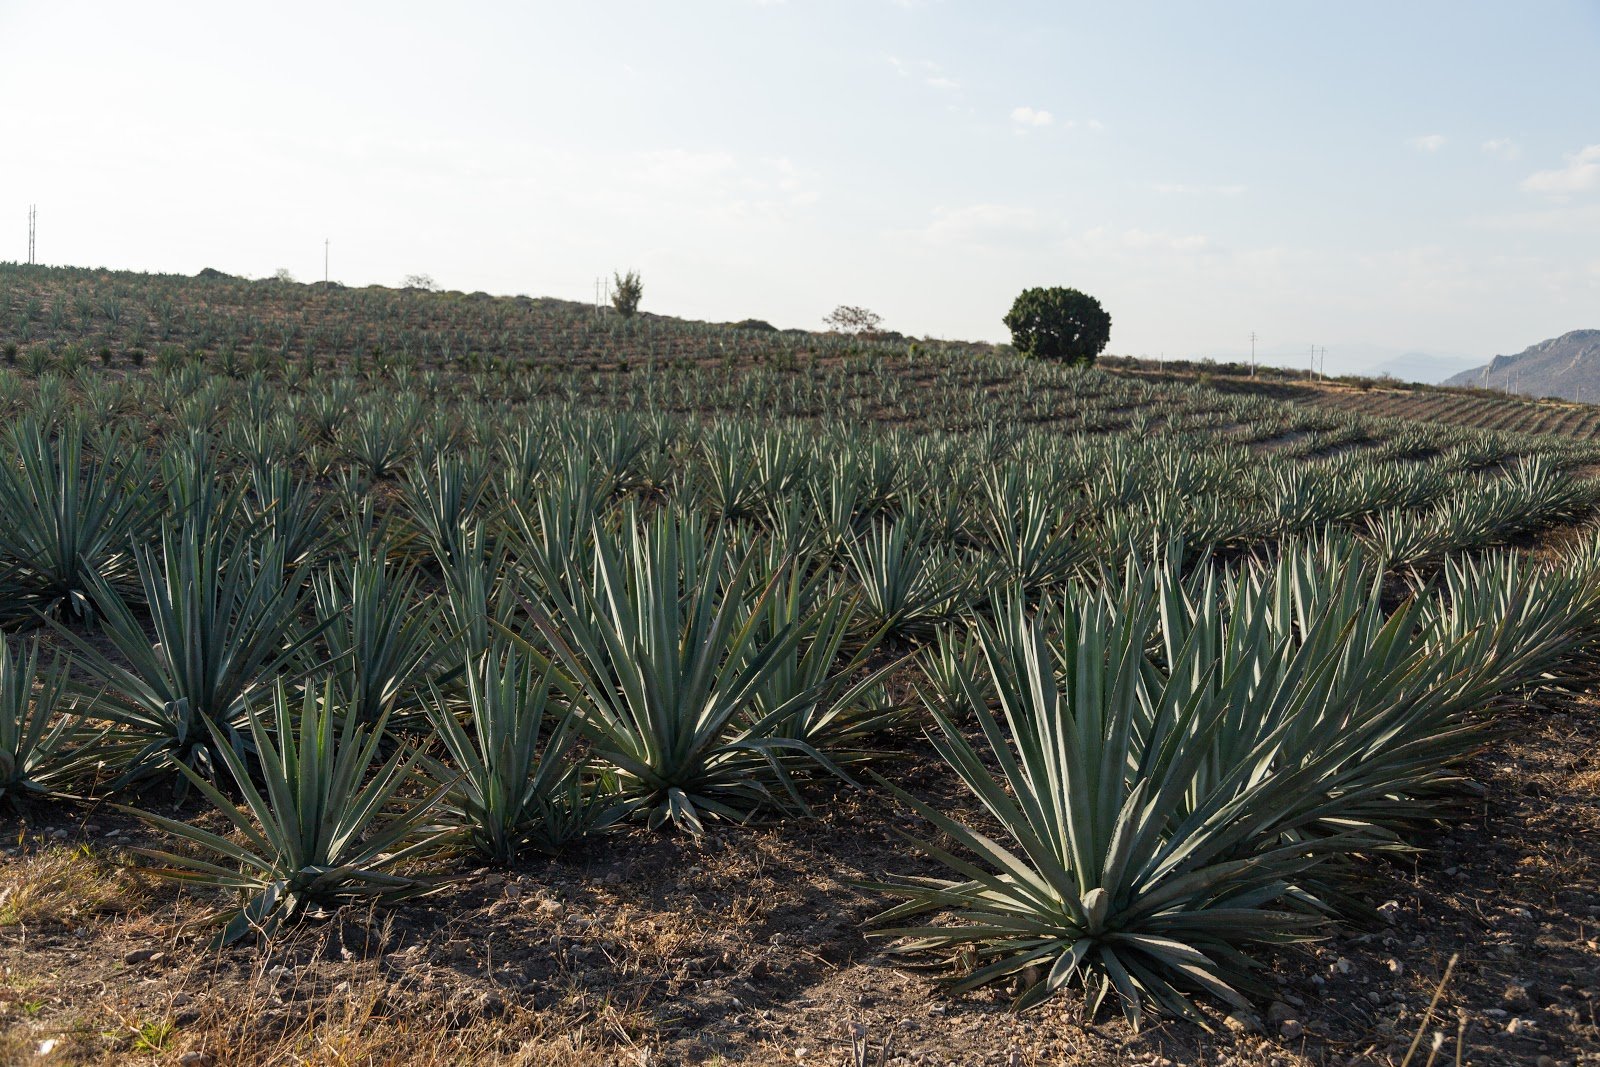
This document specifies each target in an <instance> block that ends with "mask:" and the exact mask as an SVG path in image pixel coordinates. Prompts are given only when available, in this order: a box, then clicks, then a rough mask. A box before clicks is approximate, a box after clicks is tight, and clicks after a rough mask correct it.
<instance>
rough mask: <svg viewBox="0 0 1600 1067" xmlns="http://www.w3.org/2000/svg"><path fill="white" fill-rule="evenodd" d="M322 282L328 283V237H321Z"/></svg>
mask: <svg viewBox="0 0 1600 1067" xmlns="http://www.w3.org/2000/svg"><path fill="white" fill-rule="evenodd" d="M322 284H324V285H326V284H328V239H327V238H326V237H324V238H323V239H322Z"/></svg>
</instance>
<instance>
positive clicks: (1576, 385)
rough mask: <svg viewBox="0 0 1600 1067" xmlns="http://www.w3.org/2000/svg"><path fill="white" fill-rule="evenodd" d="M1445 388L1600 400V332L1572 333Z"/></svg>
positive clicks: (1462, 376)
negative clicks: (1461, 387) (1472, 387)
mask: <svg viewBox="0 0 1600 1067" xmlns="http://www.w3.org/2000/svg"><path fill="white" fill-rule="evenodd" d="M1444 384H1445V385H1457V386H1477V387H1479V388H1490V389H1504V390H1505V391H1507V392H1513V393H1519V394H1521V395H1523V396H1556V397H1561V398H1562V399H1564V400H1591V401H1593V400H1600V330H1569V331H1568V332H1567V333H1564V334H1562V335H1561V336H1559V337H1552V338H1550V339H1549V340H1545V341H1540V342H1538V343H1537V344H1533V345H1529V346H1528V347H1527V348H1525V349H1523V350H1522V351H1521V352H1518V353H1516V354H1515V355H1501V356H1495V357H1494V358H1493V359H1491V360H1490V361H1489V362H1488V363H1485V364H1483V365H1481V366H1478V367H1473V368H1472V369H1471V370H1464V371H1462V372H1461V373H1460V374H1457V375H1454V376H1452V377H1450V378H1447V379H1446V380H1445V382H1444Z"/></svg>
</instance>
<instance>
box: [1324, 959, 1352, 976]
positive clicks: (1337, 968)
mask: <svg viewBox="0 0 1600 1067" xmlns="http://www.w3.org/2000/svg"><path fill="white" fill-rule="evenodd" d="M1354 969H1355V965H1354V964H1352V963H1351V962H1350V961H1349V960H1347V959H1345V958H1344V957H1343V956H1340V957H1339V958H1338V959H1336V960H1334V961H1333V965H1332V966H1331V967H1330V968H1329V970H1330V971H1333V972H1334V973H1337V974H1349V973H1350V972H1351V971H1353V970H1354Z"/></svg>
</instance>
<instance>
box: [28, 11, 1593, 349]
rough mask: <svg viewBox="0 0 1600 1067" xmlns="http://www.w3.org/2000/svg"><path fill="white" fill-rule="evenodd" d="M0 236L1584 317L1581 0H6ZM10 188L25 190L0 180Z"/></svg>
mask: <svg viewBox="0 0 1600 1067" xmlns="http://www.w3.org/2000/svg"><path fill="white" fill-rule="evenodd" d="M0 42H3V43H4V45H5V47H4V49H3V52H4V57H5V58H4V61H3V62H0V145H3V146H4V150H3V159H0V259H22V258H23V257H24V255H25V252H26V225H25V224H26V208H27V205H28V204H29V203H31V202H37V203H38V205H39V252H40V258H41V260H42V261H44V262H47V263H68V264H74V265H93V266H109V267H118V268H129V269H136V270H152V271H175V272H182V273H193V272H194V271H196V270H199V269H200V268H201V267H206V266H211V267H217V268H219V269H222V270H226V271H229V272H231V273H239V274H247V275H252V276H257V275H262V274H267V273H270V272H272V271H273V270H274V269H276V268H279V267H287V268H288V269H289V270H291V271H292V272H293V273H294V274H295V275H296V276H297V277H299V278H301V279H302V280H311V279H314V278H320V277H321V275H322V251H323V245H322V242H323V239H324V238H325V237H326V238H331V240H332V263H333V267H332V274H333V277H334V278H335V279H336V280H340V281H344V282H346V283H349V284H364V283H369V282H377V283H382V284H389V285H394V284H398V283H399V281H400V280H401V278H402V277H403V276H404V275H406V274H408V273H412V272H426V273H429V274H431V275H433V277H434V278H435V279H437V280H438V282H439V283H440V284H442V285H445V286H447V287H450V288H458V289H466V290H473V289H486V290H489V291H491V292H498V293H515V292H522V293H531V294H535V295H553V296H562V297H570V298H575V299H583V298H586V297H588V296H591V295H592V293H593V286H594V279H595V277H596V276H597V275H599V274H601V273H604V272H608V271H610V270H611V269H613V268H618V269H627V268H629V267H636V268H638V269H639V271H640V272H641V273H642V274H643V277H644V281H645V305H644V306H645V308H646V309H647V310H651V311H657V312H661V313H665V314H676V315H684V316H689V317H695V318H710V319H736V318H743V317H746V316H755V317H759V318H765V319H769V320H771V321H773V322H775V323H777V324H779V325H783V326H790V325H799V326H808V327H816V326H818V325H820V321H821V318H822V316H823V315H824V314H826V313H827V312H828V311H829V310H830V309H831V308H832V307H833V306H834V305H835V304H839V303H854V304H862V305H866V306H867V307H870V308H873V309H875V310H877V311H878V312H880V313H881V314H882V315H883V316H884V318H885V320H886V324H887V325H889V326H891V327H894V328H897V329H900V330H903V331H906V332H908V333H914V334H924V333H928V334H936V335H942V336H958V337H972V338H986V339H1000V338H1002V337H1003V336H1004V328H1003V327H1002V326H1001V325H1000V317H1001V316H1002V315H1003V314H1004V313H1005V311H1006V308H1007V307H1008V306H1009V304H1010V301H1011V299H1012V297H1013V296H1014V295H1015V294H1016V292H1017V291H1018V290H1020V289H1021V288H1023V287H1025V286H1028V285H1057V284H1059V285H1072V286H1076V287H1078V288H1082V289H1085V290H1087V291H1089V292H1091V293H1094V294H1096V295H1098V296H1100V297H1101V299H1102V300H1103V301H1104V303H1105V305H1106V306H1107V308H1108V310H1110V311H1111V313H1112V316H1113V320H1114V326H1113V332H1112V342H1111V351H1113V352H1118V353H1131V354H1140V353H1148V354H1150V355H1155V354H1156V353H1157V352H1165V353H1166V354H1167V355H1168V356H1176V355H1192V354H1197V353H1209V354H1214V355H1219V356H1223V355H1228V354H1236V353H1240V352H1244V351H1247V350H1248V338H1249V334H1250V331H1251V330H1255V331H1256V332H1257V333H1258V334H1259V335H1260V336H1261V338H1262V350H1263V352H1267V353H1273V352H1278V353H1280V354H1283V355H1285V356H1286V357H1287V356H1289V355H1293V356H1294V358H1296V359H1298V358H1299V356H1298V354H1299V353H1301V352H1304V351H1305V350H1306V346H1307V345H1308V344H1309V343H1319V344H1324V345H1327V346H1328V347H1329V349H1330V361H1329V362H1330V367H1333V366H1335V365H1336V364H1337V363H1338V362H1339V359H1338V356H1339V355H1340V354H1344V356H1345V358H1346V359H1350V358H1353V357H1352V356H1351V353H1357V352H1363V351H1371V352H1378V351H1382V350H1391V349H1392V350H1403V349H1422V350H1427V351H1433V352H1452V353H1459V354H1464V355H1469V356H1475V357H1487V356H1489V355H1492V354H1494V353H1497V352H1509V351H1516V350H1519V349H1521V348H1523V347H1524V346H1526V345H1527V344H1529V343H1532V342H1534V341H1537V340H1541V339H1543V338H1546V337H1550V336H1553V335H1555V334H1559V333H1562V332H1565V331H1566V330H1569V329H1574V328H1579V327H1600V62H1597V59H1600V3H1597V2H1596V0H1565V2H1563V0H1529V2H1526V3H1518V4H1509V3H1504V2H1494V3H1471V2H1463V0H1441V2H1431V3H1421V2H1418V3H1410V2H1394V0H1385V2H1382V3H1376V2H1372V3H1367V2H1358V3H1341V4H1317V5H1313V4H1311V3H1301V2H1292V3H1291V2H1282V0H1264V2H1258V3H1231V2H1212V3H1206V4H1194V3H1187V2H1185V3H1178V2H1174V3H1170V4H1155V3H1138V2H1130V3H1124V4H1105V3H1066V2H1059V0H1057V2H1048V3H1046V2H1036V3H1000V2H988V3H979V2H964V0H671V2H668V0H611V2H608V3H580V2H573V0H569V2H567V3H561V4H555V3H518V4H488V3H480V4H471V3H457V4H440V3H428V4H410V3H394V2H389V3H382V4H357V3H348V4H346V3H322V4H315V5H311V4H300V3H293V2H289V3H277V4H269V5H259V4H256V5H234V4H215V3H212V4H171V3H161V2H159V0H157V2H151V3H142V4H129V3H72V2H66V0H54V2H49V3H34V2H27V0H0ZM7 219H9V220H10V221H5V220H7Z"/></svg>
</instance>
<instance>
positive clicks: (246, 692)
mask: <svg viewBox="0 0 1600 1067" xmlns="http://www.w3.org/2000/svg"><path fill="white" fill-rule="evenodd" d="M211 525H212V524H211V522H210V521H198V522H197V521H190V522H186V523H184V524H183V525H182V526H181V527H178V528H173V527H168V528H167V529H166V530H165V531H164V532H163V533H162V537H161V546H160V549H159V551H158V550H155V549H149V548H141V549H139V550H138V551H136V553H135V556H136V558H137V561H138V571H139V578H140V581H141V583H142V585H143V589H144V598H145V601H146V603H147V605H148V611H149V619H150V628H151V629H150V631H147V630H146V627H145V624H144V623H143V622H141V620H140V619H139V617H138V616H136V615H135V614H134V613H133V610H132V609H131V608H130V607H129V606H128V604H127V602H126V601H125V600H124V599H123V598H122V597H121V596H119V595H118V594H117V592H116V591H115V590H114V589H112V588H111V586H110V585H109V584H108V583H105V582H101V583H99V584H98V585H97V586H96V588H95V596H94V602H95V606H96V608H97V609H98V610H99V612H100V614H101V617H102V619H103V629H104V632H105V636H106V638H107V639H109V641H110V642H111V644H112V645H113V647H114V648H115V649H116V651H117V653H118V654H119V655H118V658H112V657H111V656H109V655H107V654H106V653H105V652H104V651H102V650H101V648H100V647H99V646H97V645H94V644H91V643H89V642H88V641H86V640H84V639H83V638H81V637H79V636H77V635H75V634H73V633H71V632H68V631H62V632H63V634H64V635H65V636H66V638H67V639H68V640H69V641H71V642H72V643H73V644H74V645H76V646H77V648H78V650H79V652H80V654H81V658H80V663H81V665H82V666H83V667H84V669H85V670H87V671H88V672H89V673H90V674H91V675H92V676H93V677H94V678H95V679H97V681H98V682H99V683H101V685H103V686H104V690H105V691H104V694H103V696H102V697H101V699H100V700H99V701H98V702H97V704H96V706H95V713H96V714H97V715H98V716H100V717H101V718H104V719H106V720H109V721H111V722H114V723H117V724H119V725H121V726H123V727H125V728H126V730H127V731H128V732H129V733H130V735H131V736H132V737H133V738H134V739H137V740H138V741H139V742H140V747H139V748H138V749H137V750H136V751H135V752H134V754H133V756H132V757H131V759H130V761H129V764H128V766H127V768H126V769H125V771H124V774H123V779H124V780H131V779H132V778H135V777H138V776H141V775H144V774H146V773H150V772H154V771H158V770H160V769H161V768H162V767H164V766H166V765H167V762H166V757H167V756H168V755H170V756H171V757H172V758H173V759H175V760H176V762H178V763H180V764H182V765H184V766H187V767H192V768H196V769H198V770H200V771H201V772H202V773H203V774H206V775H210V774H213V773H214V772H215V769H216V764H215V761H216V759H217V757H218V756H219V755H220V754H221V750H220V748H219V747H218V739H219V738H222V739H224V741H225V743H224V745H223V747H226V748H229V749H230V750H233V751H235V752H238V751H243V749H244V747H245V742H246V740H247V738H248V736H249V735H248V732H247V731H245V730H244V729H243V726H244V724H245V722H246V720H248V719H249V711H248V705H249V702H250V700H251V698H252V697H254V696H255V695H256V694H257V693H258V692H261V691H262V690H263V687H265V686H267V685H268V684H270V681H271V679H272V677H273V675H274V674H275V673H276V672H277V671H279V670H280V669H282V668H284V667H286V666H288V665H290V664H291V663H293V662H294V661H295V660H296V658H297V657H299V656H300V655H301V654H302V653H303V652H304V651H305V650H306V649H307V647H308V646H309V645H310V643H311V642H312V641H313V640H314V639H315V638H316V636H317V635H318V633H319V631H320V627H318V626H310V627H304V626H301V625H300V624H299V621H298V617H299V614H300V609H301V606H302V604H303V602H304V600H305V593H304V589H303V587H302V586H301V585H300V583H299V581H298V580H297V579H296V578H294V577H293V576H292V575H290V574H288V573H286V571H285V568H284V564H283V548H282V546H281V544H278V543H277V542H274V541H267V542H264V543H260V544H255V543H252V542H251V541H249V540H247V539H237V540H236V539H233V538H228V537H224V536H221V535H220V534H219V533H218V532H217V531H216V530H214V529H210V527H211ZM152 631H153V632H152ZM96 691H98V689H97V690H96ZM182 781H183V779H180V787H181V782H182Z"/></svg>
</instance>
